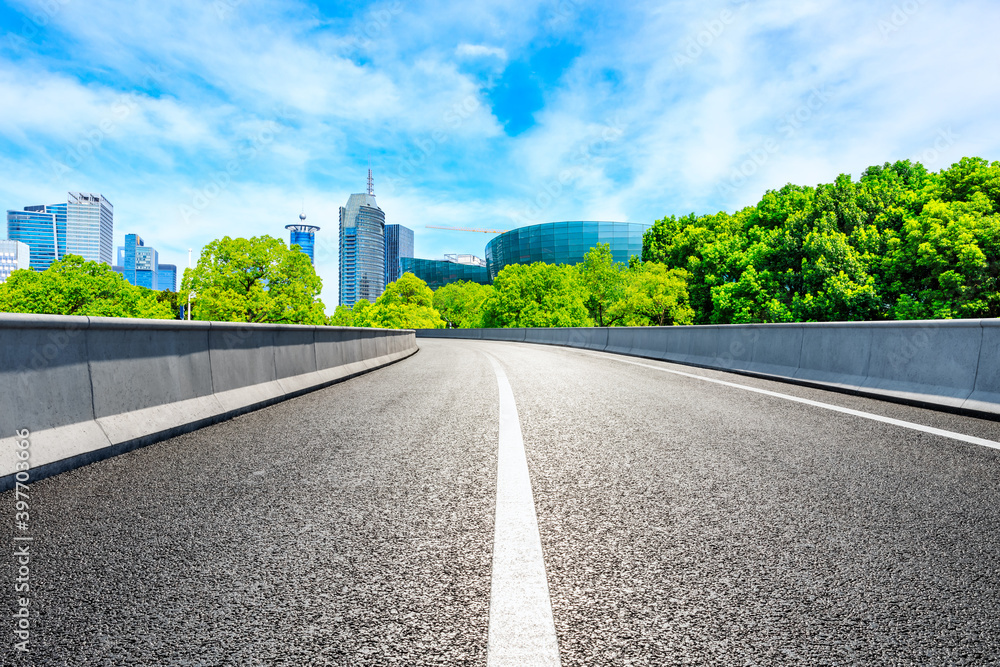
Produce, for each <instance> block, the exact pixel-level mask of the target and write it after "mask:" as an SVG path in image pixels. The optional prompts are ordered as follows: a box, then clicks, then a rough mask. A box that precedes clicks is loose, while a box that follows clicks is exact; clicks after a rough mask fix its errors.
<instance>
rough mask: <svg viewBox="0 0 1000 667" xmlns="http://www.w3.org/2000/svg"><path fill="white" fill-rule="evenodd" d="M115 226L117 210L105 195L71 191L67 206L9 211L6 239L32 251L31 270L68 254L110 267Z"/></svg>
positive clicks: (59, 205) (42, 269)
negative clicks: (19, 242)
mask: <svg viewBox="0 0 1000 667" xmlns="http://www.w3.org/2000/svg"><path fill="white" fill-rule="evenodd" d="M114 224H115V209H114V207H113V206H112V205H111V202H109V201H108V200H107V199H105V198H104V196H103V195H100V194H92V193H88V192H70V193H69V197H68V200H67V202H66V203H64V204H43V205H38V206H25V207H24V210H23V211H7V238H9V239H12V240H15V241H21V242H22V243H25V244H27V245H28V247H29V248H31V268H33V269H35V270H36V271H44V270H45V269H47V268H49V265H50V264H52V262H54V261H56V260H58V259H62V258H63V256H64V255H66V254H67V253H72V254H74V255H80V256H82V257H83V258H84V259H88V260H91V261H94V262H104V263H105V264H111V262H112V260H113V255H112V251H113V245H114Z"/></svg>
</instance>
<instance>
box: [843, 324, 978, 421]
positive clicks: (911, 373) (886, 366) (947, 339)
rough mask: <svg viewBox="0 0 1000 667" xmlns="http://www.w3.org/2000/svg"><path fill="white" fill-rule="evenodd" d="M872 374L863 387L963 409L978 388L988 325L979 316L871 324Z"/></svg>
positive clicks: (895, 395) (889, 394) (913, 399)
mask: <svg viewBox="0 0 1000 667" xmlns="http://www.w3.org/2000/svg"><path fill="white" fill-rule="evenodd" d="M869 326H871V328H872V347H871V358H870V360H869V362H868V378H867V379H866V380H865V383H864V384H863V385H861V388H862V389H863V390H866V391H874V392H877V393H879V394H881V395H886V396H894V397H897V398H902V399H906V400H908V401H921V400H923V399H924V397H926V396H933V397H934V398H935V402H936V403H937V404H939V405H945V406H948V407H954V408H960V407H962V404H963V403H965V401H966V399H968V398H969V396H970V395H971V394H972V392H973V390H974V389H975V386H976V374H977V370H978V366H979V353H980V349H981V347H982V340H983V327H982V325H981V324H980V322H979V321H978V320H942V321H939V322H872V323H870V324H869Z"/></svg>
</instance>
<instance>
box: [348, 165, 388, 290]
mask: <svg viewBox="0 0 1000 667" xmlns="http://www.w3.org/2000/svg"><path fill="white" fill-rule="evenodd" d="M383 290H385V213H383V212H382V209H380V208H379V207H378V204H377V203H375V190H374V186H373V183H372V170H371V169H369V170H368V192H367V193H363V194H353V195H351V196H350V197H349V198H348V200H347V206H342V207H341V208H340V294H339V301H338V302H339V304H340V305H342V306H353V305H354V304H355V303H357V302H358V301H359V300H361V299H368V300H369V301H374V300H375V299H377V298H378V297H379V295H381V294H382V292H383Z"/></svg>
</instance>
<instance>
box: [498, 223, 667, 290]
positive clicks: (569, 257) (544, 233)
mask: <svg viewBox="0 0 1000 667" xmlns="http://www.w3.org/2000/svg"><path fill="white" fill-rule="evenodd" d="M649 227H650V225H648V224H639V223H633V222H605V221H600V220H573V221H567V222H546V223H542V224H539V225H529V226H527V227H518V228H517V229H512V230H510V231H507V232H504V233H503V234H500V235H498V236H495V237H493V238H492V239H491V240H490V241H489V243H487V244H486V266H487V268H488V269H489V273H490V280H491V281H493V280H496V277H497V275H498V274H499V273H500V272H501V271H502V270H503V269H504V267H505V266H508V265H509V264H530V263H531V262H546V263H548V264H579V263H580V262H582V261H583V257H584V255H585V254H586V253H587V252H588V251H589V250H590V249H591V248H593V247H594V246H596V245H598V244H599V243H607V244H608V245H609V246H610V247H611V257H612V259H614V261H615V262H619V263H622V264H627V263H628V261H629V258H630V257H641V256H642V235H643V233H644V232H645V231H646V230H647V229H649Z"/></svg>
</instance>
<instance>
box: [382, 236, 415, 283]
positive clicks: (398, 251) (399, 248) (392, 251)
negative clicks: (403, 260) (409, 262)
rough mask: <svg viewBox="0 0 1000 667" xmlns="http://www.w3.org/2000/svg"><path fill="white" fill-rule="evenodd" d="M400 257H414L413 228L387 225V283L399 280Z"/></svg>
mask: <svg viewBox="0 0 1000 667" xmlns="http://www.w3.org/2000/svg"><path fill="white" fill-rule="evenodd" d="M400 257H413V230H412V229H410V228H409V227H404V226H402V225H386V226H385V284H386V285H388V284H389V283H392V282H395V281H397V280H399V277H400V276H401V275H403V274H402V273H400V269H399V258H400Z"/></svg>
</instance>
